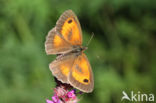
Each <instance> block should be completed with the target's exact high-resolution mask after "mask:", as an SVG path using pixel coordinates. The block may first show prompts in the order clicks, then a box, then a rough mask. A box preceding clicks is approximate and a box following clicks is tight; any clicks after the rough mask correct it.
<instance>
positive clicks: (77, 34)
mask: <svg viewBox="0 0 156 103" xmlns="http://www.w3.org/2000/svg"><path fill="white" fill-rule="evenodd" d="M56 30H57V31H58V32H59V33H60V34H61V35H62V36H63V37H64V39H65V40H66V41H67V42H69V43H70V44H72V45H81V44H82V32H81V27H80V23H79V21H78V19H77V17H76V15H75V14H74V13H73V12H72V11H71V10H67V11H65V12H64V13H63V14H62V15H61V17H60V18H59V20H58V21H57V23H56Z"/></svg>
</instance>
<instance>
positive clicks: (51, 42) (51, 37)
mask: <svg viewBox="0 0 156 103" xmlns="http://www.w3.org/2000/svg"><path fill="white" fill-rule="evenodd" d="M45 50H46V53H47V54H61V53H66V52H68V51H71V50H72V46H71V44H69V43H68V42H66V41H65V40H64V39H63V38H62V37H61V35H60V34H59V33H57V32H56V28H53V29H52V30H51V31H50V32H49V33H48V35H47V37H46V42H45Z"/></svg>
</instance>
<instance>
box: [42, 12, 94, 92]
mask: <svg viewBox="0 0 156 103" xmlns="http://www.w3.org/2000/svg"><path fill="white" fill-rule="evenodd" d="M86 49H87V48H86V47H83V46H82V32H81V27H80V24H79V21H78V19H77V17H76V15H75V14H74V12H73V11H72V10H67V11H65V12H64V13H63V14H62V15H61V17H60V18H59V20H58V21H57V23H56V26H55V27H54V28H53V29H52V30H51V31H50V32H49V33H48V36H47V37H46V42H45V50H46V53H47V54H60V55H59V56H57V58H56V60H54V61H53V62H52V63H50V65H49V68H50V70H51V72H52V74H53V75H54V76H55V77H56V78H57V79H58V80H60V81H61V82H62V83H68V84H70V85H72V86H73V87H75V88H77V89H79V90H81V91H83V92H92V91H93V88H94V78H93V73H92V69H91V66H90V64H89V62H88V59H87V57H86V55H85V54H84V53H83V52H84V50H86Z"/></svg>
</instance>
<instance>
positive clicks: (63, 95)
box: [46, 86, 78, 103]
mask: <svg viewBox="0 0 156 103" xmlns="http://www.w3.org/2000/svg"><path fill="white" fill-rule="evenodd" d="M46 102H47V103H77V102H78V99H77V97H76V93H75V90H71V91H69V90H67V89H65V88H64V87H63V86H60V87H56V88H55V89H54V96H52V100H48V99H47V100H46Z"/></svg>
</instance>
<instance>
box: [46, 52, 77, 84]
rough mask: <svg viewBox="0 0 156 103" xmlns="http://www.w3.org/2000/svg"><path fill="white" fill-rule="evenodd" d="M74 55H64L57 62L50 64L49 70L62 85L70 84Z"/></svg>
mask: <svg viewBox="0 0 156 103" xmlns="http://www.w3.org/2000/svg"><path fill="white" fill-rule="evenodd" d="M74 60H75V56H74V55H64V56H62V55H61V56H60V57H58V58H57V59H56V60H55V61H53V62H52V63H50V65H49V68H50V71H51V72H52V74H53V75H54V76H55V77H56V78H57V79H58V80H59V81H61V82H62V83H68V84H69V82H68V79H67V77H68V76H69V72H70V69H71V68H72V66H73V64H74Z"/></svg>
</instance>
